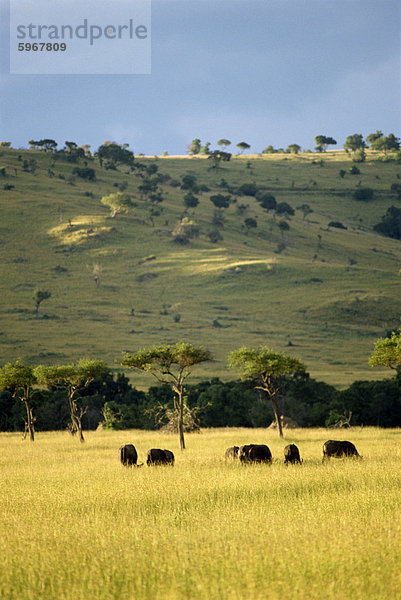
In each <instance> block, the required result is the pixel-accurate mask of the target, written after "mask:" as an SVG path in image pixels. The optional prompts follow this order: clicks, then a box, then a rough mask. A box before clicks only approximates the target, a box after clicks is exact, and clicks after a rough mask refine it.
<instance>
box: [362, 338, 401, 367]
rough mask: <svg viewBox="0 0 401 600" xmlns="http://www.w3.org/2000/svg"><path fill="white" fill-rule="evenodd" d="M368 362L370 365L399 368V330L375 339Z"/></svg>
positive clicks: (400, 354)
mask: <svg viewBox="0 0 401 600" xmlns="http://www.w3.org/2000/svg"><path fill="white" fill-rule="evenodd" d="M369 364H370V366H371V367H377V366H383V367H389V368H390V369H396V370H397V371H398V370H399V369H400V368H401V330H399V331H398V332H396V331H393V332H392V333H391V335H390V337H386V338H380V339H378V340H377V342H376V343H375V347H374V350H373V352H372V356H371V357H370V359H369Z"/></svg>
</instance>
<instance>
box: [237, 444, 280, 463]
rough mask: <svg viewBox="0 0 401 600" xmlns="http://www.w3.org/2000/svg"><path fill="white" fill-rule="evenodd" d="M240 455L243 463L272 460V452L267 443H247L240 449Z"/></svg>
mask: <svg viewBox="0 0 401 600" xmlns="http://www.w3.org/2000/svg"><path fill="white" fill-rule="evenodd" d="M238 457H239V459H240V461H241V462H243V463H251V462H266V463H271V462H272V453H271V452H270V448H268V446H266V445H265V444H247V445H245V446H241V447H240V449H239V450H238Z"/></svg>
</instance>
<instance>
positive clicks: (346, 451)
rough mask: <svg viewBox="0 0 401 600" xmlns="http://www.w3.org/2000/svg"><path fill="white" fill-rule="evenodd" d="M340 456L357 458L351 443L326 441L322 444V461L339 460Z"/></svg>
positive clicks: (355, 450) (356, 452)
mask: <svg viewBox="0 0 401 600" xmlns="http://www.w3.org/2000/svg"><path fill="white" fill-rule="evenodd" d="M342 456H359V454H358V451H357V449H356V448H355V446H354V444H353V443H352V442H345V441H344V442H343V441H337V440H328V441H327V442H325V443H324V444H323V460H326V459H329V458H331V457H335V458H341V457H342Z"/></svg>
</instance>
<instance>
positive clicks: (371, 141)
mask: <svg viewBox="0 0 401 600" xmlns="http://www.w3.org/2000/svg"><path fill="white" fill-rule="evenodd" d="M382 137H383V132H382V131H379V130H377V131H376V133H369V135H367V136H366V141H367V142H368V144H370V146H371V148H372V149H374V144H375V143H376V142H377V140H380V139H381V138H382Z"/></svg>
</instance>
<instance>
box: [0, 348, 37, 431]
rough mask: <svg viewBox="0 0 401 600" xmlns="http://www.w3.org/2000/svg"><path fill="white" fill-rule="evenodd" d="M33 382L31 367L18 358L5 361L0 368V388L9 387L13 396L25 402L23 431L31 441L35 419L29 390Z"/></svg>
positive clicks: (34, 381) (34, 378) (34, 379)
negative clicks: (13, 360) (10, 361)
mask: <svg viewBox="0 0 401 600" xmlns="http://www.w3.org/2000/svg"><path fill="white" fill-rule="evenodd" d="M35 383H36V377H35V375H34V373H33V369H32V367H26V366H25V365H24V364H23V362H22V361H21V360H20V359H18V360H16V361H15V363H7V364H6V365H4V367H2V368H1V369H0V389H1V390H4V389H11V390H12V392H13V398H19V399H20V400H21V401H22V402H23V403H24V404H25V409H26V423H25V432H28V433H29V439H30V440H31V442H33V441H34V439H35V428H34V422H35V419H34V418H33V415H32V406H31V403H30V392H31V388H32V386H33V385H34V384H35Z"/></svg>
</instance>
